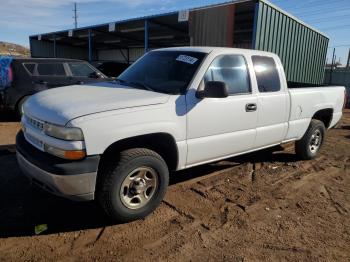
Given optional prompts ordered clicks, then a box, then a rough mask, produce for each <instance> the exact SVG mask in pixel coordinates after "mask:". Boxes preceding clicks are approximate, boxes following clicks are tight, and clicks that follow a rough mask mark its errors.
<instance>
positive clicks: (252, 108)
mask: <svg viewBox="0 0 350 262" xmlns="http://www.w3.org/2000/svg"><path fill="white" fill-rule="evenodd" d="M257 109H258V106H257V105H256V104H255V103H252V104H246V105H245V111H246V112H254V111H256V110H257Z"/></svg>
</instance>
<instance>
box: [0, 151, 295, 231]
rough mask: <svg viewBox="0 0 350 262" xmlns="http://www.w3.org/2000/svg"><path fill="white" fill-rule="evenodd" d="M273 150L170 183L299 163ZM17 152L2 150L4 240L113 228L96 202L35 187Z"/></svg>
mask: <svg viewBox="0 0 350 262" xmlns="http://www.w3.org/2000/svg"><path fill="white" fill-rule="evenodd" d="M273 150H276V149H270V150H264V151H259V152H256V153H251V154H248V155H245V156H241V157H235V158H231V159H228V160H225V162H224V163H223V164H221V163H214V164H207V165H203V166H199V167H195V168H191V169H188V170H184V171H180V172H177V173H176V175H175V174H172V175H171V179H170V184H171V186H174V185H176V184H178V183H181V182H184V181H188V180H191V179H194V178H200V177H205V176H207V175H209V174H211V173H213V172H216V171H220V170H224V169H226V168H228V167H232V166H235V165H240V164H242V163H246V162H251V163H254V162H256V163H258V162H284V163H285V162H291V161H292V162H295V161H298V159H297V157H296V156H295V155H294V154H290V153H283V152H278V153H276V152H275V153H274V154H272V153H271V152H272V151H273ZM14 151H15V150H14V146H13V145H9V146H1V147H0V238H7V237H19V236H31V235H34V227H35V226H36V225H40V224H47V225H48V230H47V231H46V232H44V233H43V234H54V233H61V232H70V231H77V230H84V229H94V228H101V227H106V226H109V225H112V222H111V221H110V220H109V219H108V217H107V216H106V215H105V214H104V212H103V211H102V210H101V209H100V208H99V207H98V206H97V204H95V203H94V202H72V201H69V200H65V199H63V198H59V197H55V196H52V195H50V194H48V193H46V192H44V191H42V190H41V189H39V188H37V187H35V186H33V185H31V184H30V182H29V180H28V179H27V178H26V177H25V176H23V175H22V173H21V172H20V170H19V168H18V166H17V162H16V156H15V152H14ZM277 151H280V150H279V149H277Z"/></svg>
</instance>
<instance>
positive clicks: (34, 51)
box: [30, 39, 88, 60]
mask: <svg viewBox="0 0 350 262" xmlns="http://www.w3.org/2000/svg"><path fill="white" fill-rule="evenodd" d="M30 50H31V55H32V57H54V45H53V42H48V41H39V40H35V39H30ZM56 57H57V58H72V59H82V60H87V59H88V51H87V49H86V48H81V47H76V46H69V45H60V44H57V47H56Z"/></svg>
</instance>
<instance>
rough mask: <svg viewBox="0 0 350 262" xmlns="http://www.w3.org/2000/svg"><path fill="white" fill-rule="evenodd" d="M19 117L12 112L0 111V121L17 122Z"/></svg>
mask: <svg viewBox="0 0 350 262" xmlns="http://www.w3.org/2000/svg"><path fill="white" fill-rule="evenodd" d="M19 120H20V117H19V116H17V115H16V114H15V113H14V112H7V111H1V112H0V123H1V122H18V121H19Z"/></svg>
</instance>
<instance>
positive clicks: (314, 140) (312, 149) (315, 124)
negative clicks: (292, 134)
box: [295, 119, 326, 160]
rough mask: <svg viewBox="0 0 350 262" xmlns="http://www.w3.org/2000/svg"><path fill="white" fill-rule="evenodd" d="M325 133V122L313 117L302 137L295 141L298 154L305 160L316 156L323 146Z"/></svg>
mask: <svg viewBox="0 0 350 262" xmlns="http://www.w3.org/2000/svg"><path fill="white" fill-rule="evenodd" d="M325 134H326V128H325V126H324V124H323V122H321V121H319V120H316V119H312V120H311V123H310V126H309V128H308V129H307V131H306V133H305V134H304V136H303V137H302V139H300V140H299V141H296V142H295V152H296V154H297V155H298V156H299V157H301V158H302V159H304V160H310V159H313V158H315V157H316V156H317V154H318V152H319V151H320V149H321V147H322V144H323V141H324V137H325Z"/></svg>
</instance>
